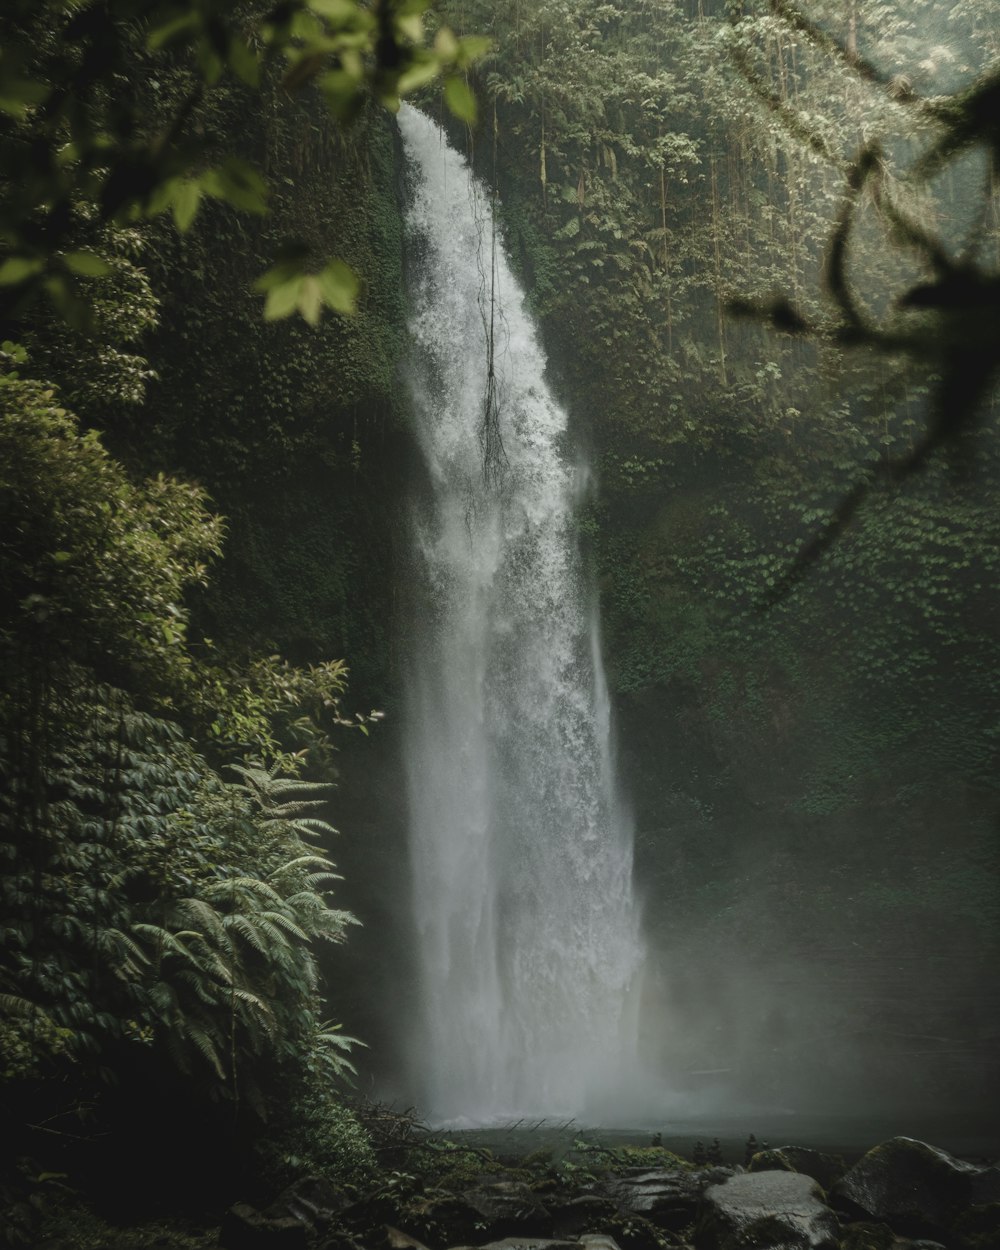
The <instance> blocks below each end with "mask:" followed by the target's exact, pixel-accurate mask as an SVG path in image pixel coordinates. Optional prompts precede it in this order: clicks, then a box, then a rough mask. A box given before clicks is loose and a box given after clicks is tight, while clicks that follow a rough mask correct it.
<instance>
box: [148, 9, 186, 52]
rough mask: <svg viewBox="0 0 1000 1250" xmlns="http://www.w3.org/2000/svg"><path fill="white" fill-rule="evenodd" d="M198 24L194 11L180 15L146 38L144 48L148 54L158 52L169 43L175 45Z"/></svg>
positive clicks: (151, 32)
mask: <svg viewBox="0 0 1000 1250" xmlns="http://www.w3.org/2000/svg"><path fill="white" fill-rule="evenodd" d="M197 24H198V15H197V12H196V11H193V10H191V11H189V12H187V13H182V14H180V15H179V16H177V17H175V18H174V19H173V20H172V21H169V22H164V24H163V25H162V26H158V27H157V28H156V29H155V30H152V31H150V33H149V35H148V36H147V37H146V47H147V48H148V49H149V51H150V52H158V51H159V50H160V48H164V47H166V45H167V44H169V43H176V42H178V40H179V39H181V37H182V36H183V35H185V34H187V32H188V31H191V30H194V29H195V28H196V26H197Z"/></svg>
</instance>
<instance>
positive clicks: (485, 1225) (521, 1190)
mask: <svg viewBox="0 0 1000 1250" xmlns="http://www.w3.org/2000/svg"><path fill="white" fill-rule="evenodd" d="M386 1222H388V1221H386ZM394 1222H395V1223H396V1224H398V1226H399V1228H400V1229H402V1230H403V1231H404V1232H406V1233H408V1234H412V1235H413V1236H414V1237H417V1238H419V1239H420V1240H421V1241H425V1242H427V1244H428V1245H430V1246H433V1247H435V1248H439V1247H444V1246H455V1245H481V1244H483V1243H485V1242H488V1241H490V1240H495V1239H496V1238H499V1237H505V1236H508V1235H509V1236H528V1237H531V1236H537V1237H551V1235H552V1218H551V1216H550V1215H549V1213H548V1212H547V1211H546V1209H545V1207H544V1206H543V1205H542V1203H541V1201H540V1200H539V1198H538V1197H537V1195H536V1194H534V1193H533V1192H532V1191H531V1189H530V1188H529V1187H528V1185H527V1184H525V1182H524V1181H497V1182H494V1183H492V1184H485V1183H484V1184H480V1185H477V1186H475V1188H473V1189H467V1190H465V1191H464V1192H463V1193H461V1194H453V1193H449V1192H448V1191H447V1190H438V1191H436V1192H430V1193H427V1194H425V1195H422V1196H420V1197H418V1198H416V1199H414V1200H412V1201H411V1202H410V1203H409V1205H408V1206H407V1207H406V1208H405V1209H404V1210H402V1211H400V1212H399V1213H398V1216H397V1217H396V1219H395V1221H394Z"/></svg>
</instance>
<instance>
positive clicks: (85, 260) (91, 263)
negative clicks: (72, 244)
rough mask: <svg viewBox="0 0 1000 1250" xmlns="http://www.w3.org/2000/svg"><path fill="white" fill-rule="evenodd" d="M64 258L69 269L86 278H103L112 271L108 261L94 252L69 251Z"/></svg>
mask: <svg viewBox="0 0 1000 1250" xmlns="http://www.w3.org/2000/svg"><path fill="white" fill-rule="evenodd" d="M63 260H64V261H65V263H66V268H67V269H71V270H72V271H73V273H78V274H80V275H81V277H84V278H103V277H104V276H105V275H106V274H109V273H110V272H111V266H110V265H109V264H108V262H107V261H106V260H102V258H101V257H100V256H97V255H95V254H94V253H93V252H67V253H66V255H65V256H64V257H63Z"/></svg>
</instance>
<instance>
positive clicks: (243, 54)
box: [181, 35, 260, 229]
mask: <svg viewBox="0 0 1000 1250" xmlns="http://www.w3.org/2000/svg"><path fill="white" fill-rule="evenodd" d="M229 68H230V69H231V70H232V71H233V73H234V74H235V75H236V77H237V78H239V79H241V80H242V81H243V82H245V83H246V84H247V86H248V87H259V86H260V61H259V59H258V57H257V53H256V51H255V50H254V49H253V48H251V47H250V45H249V44H248V43H247V42H246V40H245V39H243V38H241V37H240V36H239V35H234V36H233V38H232V40H231V42H230V44H229ZM181 229H185V227H183V226H182V227H181Z"/></svg>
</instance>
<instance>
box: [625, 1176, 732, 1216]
mask: <svg viewBox="0 0 1000 1250" xmlns="http://www.w3.org/2000/svg"><path fill="white" fill-rule="evenodd" d="M735 1175H736V1173H735V1171H734V1170H733V1169H732V1168H723V1167H716V1168H698V1169H696V1170H692V1171H681V1170H679V1169H676V1170H674V1169H671V1170H667V1169H662V1168H656V1169H651V1170H645V1169H636V1170H635V1171H634V1172H629V1173H626V1174H625V1175H624V1176H621V1177H617V1178H615V1179H614V1180H612V1181H609V1182H607V1185H606V1189H607V1192H608V1194H609V1195H610V1196H611V1197H612V1198H613V1199H614V1201H615V1202H616V1204H617V1206H618V1209H619V1212H620V1213H621V1214H622V1215H630V1214H634V1215H641V1216H642V1217H643V1218H644V1219H647V1220H648V1221H649V1222H650V1223H651V1224H655V1225H656V1226H657V1228H663V1229H669V1230H671V1231H672V1232H679V1231H680V1230H681V1229H682V1228H686V1227H687V1226H688V1225H689V1224H692V1223H693V1222H694V1220H695V1217H696V1216H697V1214H698V1209H699V1206H700V1204H701V1199H702V1195H703V1194H704V1192H705V1190H706V1189H707V1188H708V1187H709V1186H710V1185H720V1184H722V1183H723V1182H724V1181H726V1180H728V1179H729V1178H730V1177H731V1176H735Z"/></svg>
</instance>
